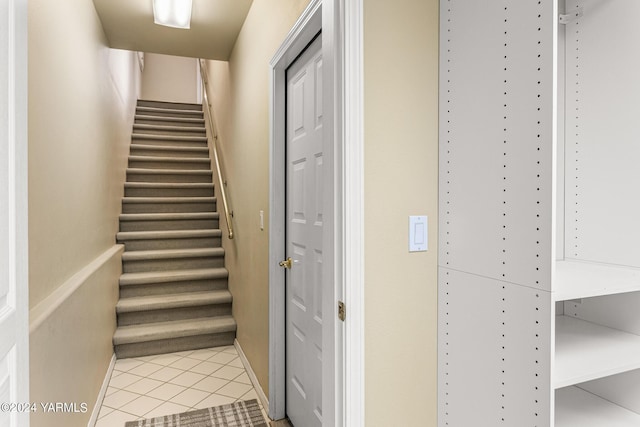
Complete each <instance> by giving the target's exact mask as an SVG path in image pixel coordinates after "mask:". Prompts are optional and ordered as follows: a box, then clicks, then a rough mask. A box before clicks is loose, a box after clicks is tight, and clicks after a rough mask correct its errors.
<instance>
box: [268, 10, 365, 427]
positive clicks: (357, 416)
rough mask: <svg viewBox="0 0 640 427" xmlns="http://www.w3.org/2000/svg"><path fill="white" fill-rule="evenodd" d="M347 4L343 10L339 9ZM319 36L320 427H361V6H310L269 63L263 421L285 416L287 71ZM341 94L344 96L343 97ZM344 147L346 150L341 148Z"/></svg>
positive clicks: (362, 245) (362, 279)
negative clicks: (327, 287)
mask: <svg viewBox="0 0 640 427" xmlns="http://www.w3.org/2000/svg"><path fill="white" fill-rule="evenodd" d="M345 3H347V5H345ZM319 31H322V34H323V57H324V63H325V66H324V67H323V68H324V70H325V71H324V72H325V76H324V82H325V83H324V87H323V89H324V93H323V99H324V100H325V105H324V109H325V118H327V119H328V118H330V119H331V120H332V121H333V123H332V125H331V126H327V128H328V129H329V128H333V134H331V132H325V133H326V134H327V138H328V139H329V140H330V141H331V140H332V147H330V150H329V151H328V152H331V153H332V156H333V161H332V163H333V171H331V173H327V176H328V179H329V180H330V182H331V187H325V188H333V189H334V191H333V193H334V194H333V200H331V201H330V204H331V208H332V209H331V211H334V213H335V215H334V218H332V224H331V226H329V227H327V229H328V230H330V232H331V233H332V241H333V247H334V248H335V256H334V259H333V260H332V261H333V263H331V262H327V263H326V265H327V267H326V268H327V269H329V271H328V272H327V274H326V275H324V277H333V278H334V283H335V286H334V295H329V296H328V297H327V298H325V301H326V304H327V307H323V311H324V312H326V313H334V315H333V316H328V317H331V319H332V320H333V324H332V327H333V328H332V330H331V329H329V328H327V330H328V335H331V333H332V332H333V340H334V342H332V343H324V345H325V355H329V354H333V355H334V357H333V358H330V357H325V360H324V363H323V373H324V374H323V375H324V378H323V381H324V384H327V385H329V384H330V385H333V387H325V392H324V393H323V408H324V409H323V410H324V412H325V414H324V420H325V424H326V425H327V426H336V427H343V426H349V427H360V426H364V250H363V247H364V244H363V237H364V230H363V223H364V221H363V219H364V201H363V192H364V191H363V158H364V150H363V147H364V139H363V126H362V124H363V102H362V93H363V89H362V82H363V80H362V62H363V59H362V0H355V1H350V2H344V1H343V0H324V2H323V1H322V0H312V1H311V2H310V4H309V6H308V7H307V9H306V10H305V11H304V12H303V14H302V15H301V17H300V18H299V19H298V21H297V22H296V24H295V25H294V27H293V28H292V30H291V31H290V32H289V34H288V35H287V37H286V38H285V40H284V42H283V43H282V45H281V46H280V48H279V49H278V51H277V52H276V54H275V55H274V57H273V59H272V60H271V63H270V70H271V104H270V123H271V140H270V172H269V175H270V176H269V180H270V195H269V200H270V215H269V416H270V417H271V418H273V419H280V418H283V417H284V416H285V414H286V413H285V411H286V409H285V292H284V283H285V275H284V271H283V269H282V268H281V267H280V266H279V265H278V263H279V261H281V260H283V259H284V257H285V214H286V212H285V173H284V171H285V169H286V163H285V137H286V130H285V126H284V123H285V104H286V103H285V88H286V79H285V71H286V69H287V67H288V66H289V65H290V64H291V63H292V62H293V61H294V60H295V58H296V57H297V56H298V55H299V54H300V53H301V52H302V51H303V50H304V48H305V47H306V46H307V44H308V43H309V42H310V41H311V40H312V39H313V38H314V37H315V35H316V34H317V33H318V32H319ZM343 88H346V90H343ZM345 140H348V141H349V144H348V146H346V145H347V144H344V143H343V141H345ZM338 300H342V301H344V302H345V303H346V304H347V313H348V314H347V321H346V322H345V323H342V322H340V321H338V320H337V301H338ZM345 343H348V345H345Z"/></svg>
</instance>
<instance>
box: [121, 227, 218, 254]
mask: <svg viewBox="0 0 640 427" xmlns="http://www.w3.org/2000/svg"><path fill="white" fill-rule="evenodd" d="M116 239H117V241H118V242H119V243H124V245H125V251H147V250H158V249H188V248H213V247H219V246H220V245H221V244H222V231H221V230H219V229H218V230H216V229H209V230H206V229H205V230H154V231H121V232H119V233H118V234H117V235H116Z"/></svg>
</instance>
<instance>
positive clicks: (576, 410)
mask: <svg viewBox="0 0 640 427" xmlns="http://www.w3.org/2000/svg"><path fill="white" fill-rule="evenodd" d="M555 420H556V421H555V427H602V426H607V427H638V426H640V415H639V414H636V413H635V412H631V411H629V410H628V409H625V408H623V407H621V406H618V405H616V404H613V403H611V402H608V401H606V400H604V399H601V398H599V397H598V396H596V395H594V394H591V393H588V392H586V391H584V390H582V389H580V388H578V387H567V388H563V389H560V390H556V415H555Z"/></svg>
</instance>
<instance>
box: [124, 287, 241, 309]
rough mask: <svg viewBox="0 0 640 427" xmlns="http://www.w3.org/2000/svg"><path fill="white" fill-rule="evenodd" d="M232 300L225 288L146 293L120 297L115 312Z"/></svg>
mask: <svg viewBox="0 0 640 427" xmlns="http://www.w3.org/2000/svg"><path fill="white" fill-rule="evenodd" d="M232 300H233V297H232V296H231V292H229V291H228V290H227V289H221V290H216V291H202V292H185V293H180V294H165V295H148V296H140V297H129V298H121V299H120V300H119V301H118V304H117V305H116V312H118V313H130V312H134V311H149V310H163V309H171V308H182V307H198V306H203V305H213V304H225V303H230V302H231V301H232Z"/></svg>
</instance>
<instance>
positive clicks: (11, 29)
mask: <svg viewBox="0 0 640 427" xmlns="http://www.w3.org/2000/svg"><path fill="white" fill-rule="evenodd" d="M0 21H2V26H0V93H1V94H2V96H1V97H0V186H2V187H3V188H2V189H1V191H0V206H2V208H1V209H2V210H3V212H2V213H0V236H2V238H1V239H0V246H1V247H2V253H4V254H7V255H8V256H7V258H8V259H5V261H6V265H7V266H8V268H6V269H5V268H2V269H0V282H2V283H4V285H5V286H7V285H8V286H7V288H5V289H3V291H5V290H8V293H7V294H6V295H3V296H6V300H4V302H3V304H1V305H0V322H1V323H2V328H0V361H3V363H6V365H4V366H2V367H0V370H2V371H3V372H4V374H3V375H2V376H0V401H1V402H11V403H22V402H29V279H28V277H29V266H28V265H29V264H28V259H29V249H28V245H29V241H28V226H29V223H28V216H27V214H28V202H29V198H28V186H27V183H28V174H27V168H28V149H27V143H28V141H27V76H28V73H27V1H26V0H9V1H8V2H4V4H3V5H2V6H0ZM3 27H4V28H3ZM3 294H4V292H3ZM5 356H6V357H7V359H4V358H5ZM2 416H3V417H7V418H9V420H10V425H11V426H12V427H13V426H16V427H17V426H26V427H28V426H29V413H28V411H11V412H10V413H5V414H2Z"/></svg>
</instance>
